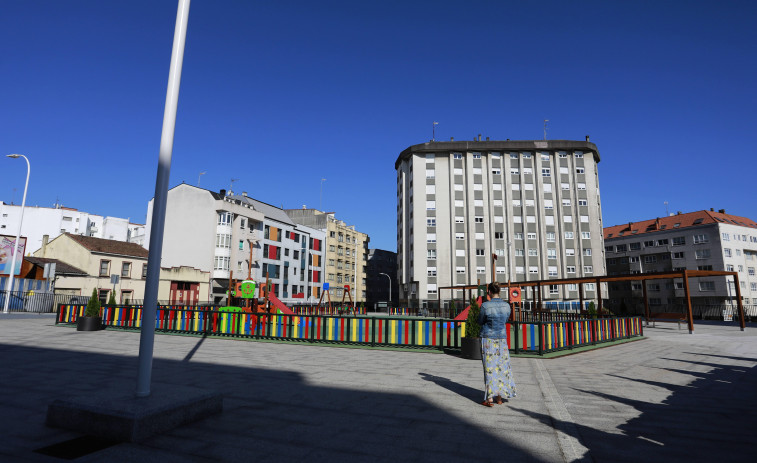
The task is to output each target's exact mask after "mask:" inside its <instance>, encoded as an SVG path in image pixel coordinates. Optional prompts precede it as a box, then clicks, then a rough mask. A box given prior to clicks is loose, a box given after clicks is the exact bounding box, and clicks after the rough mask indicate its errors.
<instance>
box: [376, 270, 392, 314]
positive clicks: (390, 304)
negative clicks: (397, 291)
mask: <svg viewBox="0 0 757 463" xmlns="http://www.w3.org/2000/svg"><path fill="white" fill-rule="evenodd" d="M379 275H384V276H385V277H387V278H388V279H389V307H391V306H392V277H390V276H389V275H387V274H386V273H379Z"/></svg>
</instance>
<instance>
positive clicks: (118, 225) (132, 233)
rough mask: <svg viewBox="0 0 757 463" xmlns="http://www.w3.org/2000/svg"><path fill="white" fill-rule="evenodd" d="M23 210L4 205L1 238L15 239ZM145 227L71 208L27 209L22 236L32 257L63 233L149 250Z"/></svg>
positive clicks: (0, 210) (0, 217) (0, 206)
mask: <svg viewBox="0 0 757 463" xmlns="http://www.w3.org/2000/svg"><path fill="white" fill-rule="evenodd" d="M20 217H21V206H17V205H12V204H7V203H4V202H2V201H0V235H11V236H15V235H16V231H17V230H18V221H19V219H20ZM144 228H145V226H144V225H141V224H135V223H130V222H129V220H128V219H121V218H117V217H103V216H101V215H96V214H89V213H87V212H82V211H78V210H76V209H71V208H68V207H60V206H59V207H37V206H26V207H24V220H23V223H22V224H21V236H25V237H27V245H26V252H27V253H28V254H31V253H33V252H35V251H37V250H38V249H40V248H41V247H42V238H43V236H45V235H47V236H48V238H49V241H52V240H53V239H55V238H56V237H58V236H59V235H60V234H62V233H71V234H73V235H82V236H93V237H95V238H105V239H111V240H117V241H124V242H127V243H136V244H139V245H140V246H143V247H144V246H145V241H144Z"/></svg>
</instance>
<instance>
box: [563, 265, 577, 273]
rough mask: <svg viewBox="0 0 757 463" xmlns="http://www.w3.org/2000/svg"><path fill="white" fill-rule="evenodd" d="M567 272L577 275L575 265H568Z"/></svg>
mask: <svg viewBox="0 0 757 463" xmlns="http://www.w3.org/2000/svg"><path fill="white" fill-rule="evenodd" d="M565 271H566V272H567V273H576V267H575V266H574V265H568V266H567V267H565Z"/></svg>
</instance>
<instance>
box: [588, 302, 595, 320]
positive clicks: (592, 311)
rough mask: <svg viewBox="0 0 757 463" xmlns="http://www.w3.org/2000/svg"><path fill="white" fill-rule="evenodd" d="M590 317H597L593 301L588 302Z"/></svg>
mask: <svg viewBox="0 0 757 463" xmlns="http://www.w3.org/2000/svg"><path fill="white" fill-rule="evenodd" d="M587 312H588V313H589V317H590V318H597V309H596V307H595V306H594V301H591V302H589V309H588V310H587Z"/></svg>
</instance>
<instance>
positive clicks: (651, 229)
mask: <svg viewBox="0 0 757 463" xmlns="http://www.w3.org/2000/svg"><path fill="white" fill-rule="evenodd" d="M604 246H605V256H606V258H607V271H608V275H616V274H626V273H649V272H669V271H680V270H684V269H687V270H718V271H735V272H738V276H739V286H740V288H739V289H740V291H741V297H742V298H743V302H744V303H747V304H749V303H751V304H757V274H756V273H755V272H756V269H757V223H755V222H754V221H753V220H751V219H748V218H746V217H739V216H735V215H731V214H726V212H725V210H724V209H720V210H719V211H717V212H716V211H715V210H714V209H710V210H709V211H707V210H702V211H697V212H689V213H685V214H684V213H681V212H678V213H676V214H671V215H670V216H668V217H658V218H654V219H649V220H643V221H640V222H629V223H627V224H622V225H614V226H611V227H607V228H605V229H604ZM642 284H643V283H642V282H635V283H611V284H610V286H609V296H610V299H612V300H616V301H624V300H625V301H626V303H627V305H638V304H641V303H642V302H643V300H642V299H641V298H642V297H643V287H642ZM689 291H690V296H691V300H692V304H695V305H717V304H722V303H723V302H725V301H732V300H735V298H736V288H735V287H734V281H733V279H732V278H731V277H706V278H705V277H703V278H697V279H692V280H691V282H690V283H689ZM647 297H648V300H649V304H650V305H651V306H653V307H654V306H667V305H679V304H683V303H684V299H683V298H684V284H683V279H682V278H676V279H672V280H667V281H666V280H662V281H661V282H658V281H654V282H650V283H647Z"/></svg>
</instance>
